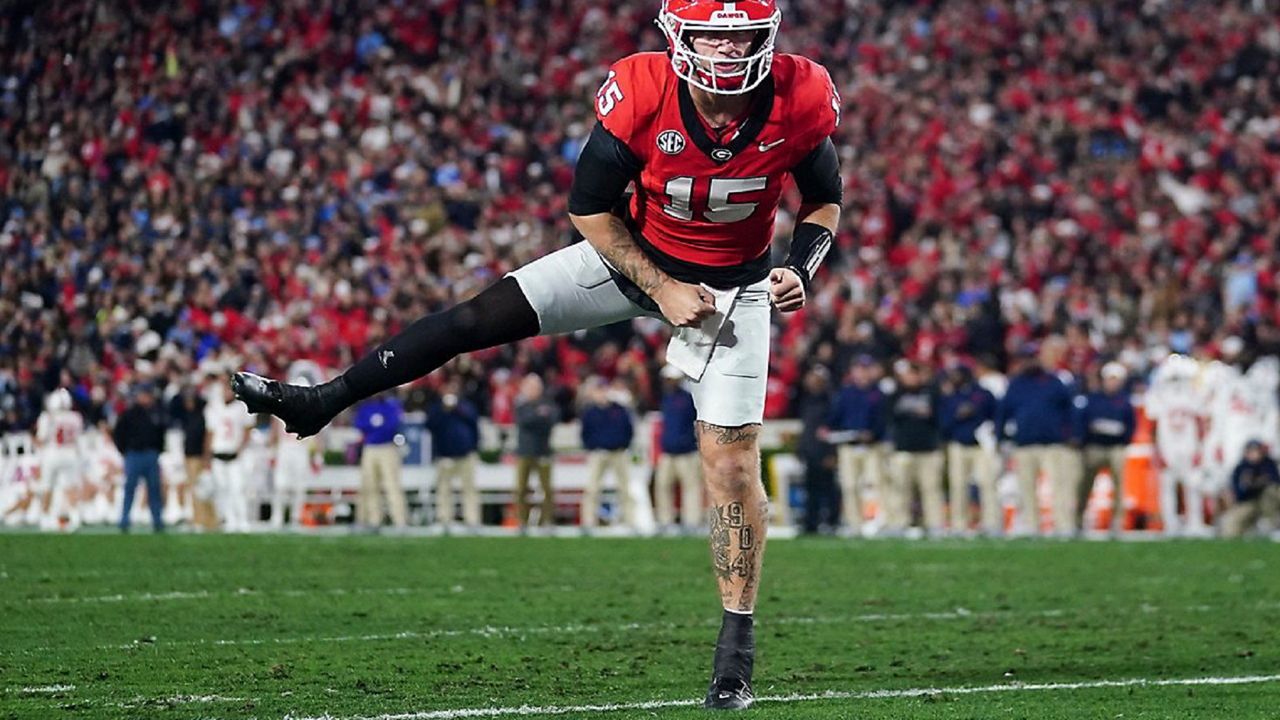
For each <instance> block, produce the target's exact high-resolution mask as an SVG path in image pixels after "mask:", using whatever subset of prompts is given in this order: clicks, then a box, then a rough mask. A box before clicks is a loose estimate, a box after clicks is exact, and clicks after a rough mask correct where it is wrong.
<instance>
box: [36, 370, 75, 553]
mask: <svg viewBox="0 0 1280 720" xmlns="http://www.w3.org/2000/svg"><path fill="white" fill-rule="evenodd" d="M83 435H84V418H83V417H81V416H80V413H78V412H76V411H75V410H74V409H72V407H71V393H69V392H67V391H66V389H65V388H58V389H57V390H54V391H53V392H51V393H49V395H48V397H46V398H45V409H44V412H42V413H40V417H39V418H38V419H37V420H36V449H37V452H38V453H39V457H40V489H41V490H42V492H43V498H42V500H43V509H44V519H43V520H42V521H41V529H43V530H57V529H58V528H59V527H60V524H61V519H62V515H63V513H64V512H65V513H66V515H67V518H68V523H69V524H68V529H71V530H74V529H76V528H77V527H79V526H80V507H79V503H80V498H79V496H80V485H81V483H82V482H83V477H82V475H83V473H82V470H83V463H82V461H81V452H80V442H81V437H82V436H83Z"/></svg>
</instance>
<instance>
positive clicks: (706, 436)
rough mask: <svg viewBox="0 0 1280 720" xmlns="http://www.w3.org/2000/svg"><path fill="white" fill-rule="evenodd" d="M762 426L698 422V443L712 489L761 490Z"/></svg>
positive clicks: (739, 493)
mask: <svg viewBox="0 0 1280 720" xmlns="http://www.w3.org/2000/svg"><path fill="white" fill-rule="evenodd" d="M759 429H760V426H759V425H742V426H738V427H724V426H719V425H711V424H708V423H703V422H699V423H698V445H699V450H700V452H701V455H702V464H703V468H704V470H705V473H704V474H705V477H706V483H707V489H708V490H709V491H710V492H711V493H713V494H715V495H722V496H728V497H747V496H750V495H753V494H756V493H759V492H760V448H759V444H758V442H757V439H756V436H757V433H758V432H759Z"/></svg>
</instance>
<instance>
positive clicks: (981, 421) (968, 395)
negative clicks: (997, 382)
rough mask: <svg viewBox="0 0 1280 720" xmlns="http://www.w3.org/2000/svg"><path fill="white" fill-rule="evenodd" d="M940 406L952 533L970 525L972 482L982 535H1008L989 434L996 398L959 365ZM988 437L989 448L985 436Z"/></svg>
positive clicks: (948, 378) (949, 376) (949, 374)
mask: <svg viewBox="0 0 1280 720" xmlns="http://www.w3.org/2000/svg"><path fill="white" fill-rule="evenodd" d="M943 389H944V392H943V395H942V398H941V400H940V408H939V424H940V425H941V430H942V439H943V441H944V442H945V443H946V444H947V477H948V479H949V481H950V483H949V484H950V491H951V502H950V505H951V530H952V531H953V532H962V531H965V530H968V529H969V526H970V525H971V524H972V519H971V517H970V503H969V482H970V481H973V482H974V483H976V484H977V486H978V502H979V506H980V507H981V513H980V522H981V527H982V531H983V532H984V533H986V534H988V535H999V534H1001V533H1002V532H1003V530H1004V512H1003V510H1002V508H1001V507H1000V497H999V494H998V492H997V491H996V469H997V467H996V454H995V448H994V447H991V445H992V442H993V440H994V437H993V435H992V434H991V429H992V426H993V425H994V423H995V416H996V398H995V396H994V395H992V394H991V393H990V391H988V390H987V389H986V388H984V387H982V386H981V385H979V384H978V382H977V380H975V379H974V377H973V370H971V369H970V368H969V367H968V366H966V365H956V366H955V367H953V368H952V369H951V370H949V371H948V372H947V376H946V379H945V383H944V388H943ZM983 434H985V435H986V440H985V442H986V445H984V443H983V440H982V435H983Z"/></svg>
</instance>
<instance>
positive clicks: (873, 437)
mask: <svg viewBox="0 0 1280 720" xmlns="http://www.w3.org/2000/svg"><path fill="white" fill-rule="evenodd" d="M878 368H879V365H878V364H877V363H876V361H875V358H873V357H871V356H870V355H859V356H858V357H857V358H855V359H854V361H853V368H852V370H850V380H849V384H847V385H845V386H844V387H842V388H840V393H839V394H838V395H836V399H835V402H834V403H832V406H831V415H830V417H829V418H828V421H827V424H828V427H829V428H830V431H831V432H830V434H829V435H828V436H827V439H828V440H829V441H830V442H832V443H835V444H836V445H837V447H838V450H837V451H836V462H837V468H838V477H839V479H840V495H841V502H842V503H843V507H844V509H843V512H842V514H843V516H844V527H845V532H846V533H847V534H849V535H859V534H861V533H862V517H863V512H864V509H863V502H862V498H863V494H864V493H865V492H866V490H867V488H875V490H876V495H877V498H878V500H879V503H880V519H881V524H884V521H886V520H887V518H888V515H887V512H888V508H887V507H886V506H885V503H886V502H888V498H889V495H890V491H889V490H888V487H887V483H886V482H885V479H886V478H885V451H884V441H885V434H886V419H887V417H888V415H887V411H888V403H887V400H886V396H885V394H884V392H883V391H881V390H880V387H879V385H878V381H879V378H878V377H877V375H878V372H879V371H878Z"/></svg>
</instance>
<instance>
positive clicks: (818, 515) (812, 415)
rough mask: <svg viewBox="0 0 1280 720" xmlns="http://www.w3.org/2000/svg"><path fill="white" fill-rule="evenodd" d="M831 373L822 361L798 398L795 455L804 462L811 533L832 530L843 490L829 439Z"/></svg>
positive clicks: (807, 377)
mask: <svg viewBox="0 0 1280 720" xmlns="http://www.w3.org/2000/svg"><path fill="white" fill-rule="evenodd" d="M830 389H831V376H830V374H829V373H828V372H827V369H826V368H825V367H823V366H822V365H816V364H815V365H813V366H812V367H810V368H809V371H808V372H806V373H805V375H804V382H803V385H802V387H801V391H800V397H799V399H798V400H797V402H796V407H797V408H798V412H797V413H796V414H797V415H798V416H799V418H800V437H799V439H798V440H797V441H796V455H798V456H799V457H800V462H802V463H804V493H805V500H804V521H803V524H802V525H801V529H802V530H803V532H804V533H806V534H808V535H813V534H815V533H819V532H822V533H833V532H835V530H836V528H837V527H838V526H839V524H840V501H839V498H840V493H839V491H838V490H837V489H836V487H837V486H836V449H835V446H833V445H832V444H831V443H830V442H827V437H828V435H829V432H828V428H827V418H828V416H829V415H830V414H831V395H830Z"/></svg>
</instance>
